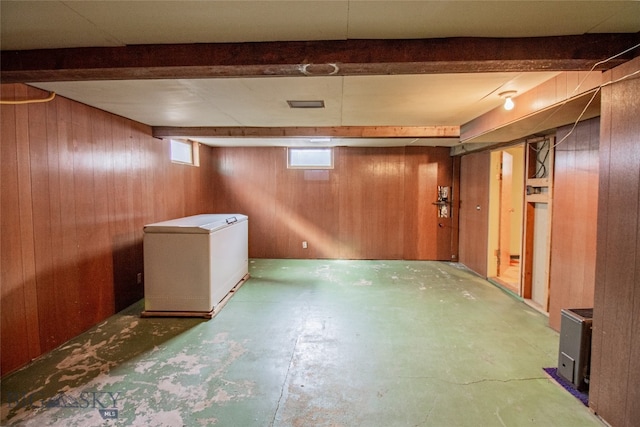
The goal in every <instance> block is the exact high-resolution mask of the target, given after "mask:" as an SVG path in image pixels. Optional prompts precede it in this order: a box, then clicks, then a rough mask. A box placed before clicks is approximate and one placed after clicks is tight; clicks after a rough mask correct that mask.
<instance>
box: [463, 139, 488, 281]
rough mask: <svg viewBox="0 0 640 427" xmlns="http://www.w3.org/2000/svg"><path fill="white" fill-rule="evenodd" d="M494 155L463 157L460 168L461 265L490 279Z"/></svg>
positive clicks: (476, 154)
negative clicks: (488, 267) (491, 194)
mask: <svg viewBox="0 0 640 427" xmlns="http://www.w3.org/2000/svg"><path fill="white" fill-rule="evenodd" d="M490 173H491V153H490V152H488V151H484V152H480V153H473V154H469V155H466V156H463V157H462V159H461V165H460V262H461V263H462V264H464V265H465V266H467V267H469V268H470V269H471V270H473V271H475V272H476V273H478V274H480V275H481V276H483V277H487V261H488V259H487V251H488V239H489V183H490V179H489V178H490Z"/></svg>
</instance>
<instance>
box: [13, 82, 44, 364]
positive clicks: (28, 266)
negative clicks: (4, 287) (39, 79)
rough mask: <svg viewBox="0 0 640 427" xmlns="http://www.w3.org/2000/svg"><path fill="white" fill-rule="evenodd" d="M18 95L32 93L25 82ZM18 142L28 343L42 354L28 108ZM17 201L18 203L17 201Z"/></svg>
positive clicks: (19, 118)
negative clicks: (39, 329) (38, 326)
mask: <svg viewBox="0 0 640 427" xmlns="http://www.w3.org/2000/svg"><path fill="white" fill-rule="evenodd" d="M15 92H16V97H17V98H20V99H25V98H27V97H28V96H29V94H28V90H27V87H26V86H17V87H16V88H15ZM15 114H16V115H15V120H16V142H17V162H18V200H17V201H14V203H13V206H17V207H18V209H19V212H20V216H19V221H18V223H17V224H19V227H20V228H19V229H20V238H21V245H20V247H21V249H22V253H21V257H22V278H23V284H24V288H23V289H24V305H25V312H26V317H27V336H28V340H27V342H26V345H27V347H28V349H29V354H30V355H32V356H33V355H34V354H39V352H40V351H41V343H40V334H39V331H38V328H37V325H38V323H39V319H38V295H37V288H36V286H37V283H36V263H35V245H34V230H33V211H32V203H33V200H32V194H31V188H32V187H31V159H30V157H29V125H28V121H29V109H28V107H27V108H24V107H23V108H16V110H15ZM15 202H17V203H15Z"/></svg>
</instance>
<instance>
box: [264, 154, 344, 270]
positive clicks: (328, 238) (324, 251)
mask: <svg viewBox="0 0 640 427" xmlns="http://www.w3.org/2000/svg"><path fill="white" fill-rule="evenodd" d="M339 150H340V149H339V148H336V152H338V151H339ZM277 151H281V150H277ZM337 157H338V158H339V157H340V155H339V153H338V154H337ZM276 160H277V161H276V170H275V175H276V183H277V187H276V195H275V200H276V202H277V203H276V207H275V219H276V221H275V226H276V230H281V231H283V232H282V233H280V232H278V233H275V236H274V237H275V240H276V253H278V254H279V256H280V257H286V258H336V257H338V256H339V244H338V242H337V236H338V235H339V215H338V213H339V209H338V179H337V177H338V176H339V174H340V166H339V165H336V168H334V169H326V170H304V169H287V165H286V163H285V160H286V158H285V156H284V155H283V153H281V155H279V156H277V159H276ZM303 241H306V242H307V244H308V247H307V248H306V249H304V248H302V242H303Z"/></svg>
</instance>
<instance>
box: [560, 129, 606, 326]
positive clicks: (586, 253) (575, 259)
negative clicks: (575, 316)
mask: <svg viewBox="0 0 640 427" xmlns="http://www.w3.org/2000/svg"><path fill="white" fill-rule="evenodd" d="M570 131H571V126H566V127H563V128H560V129H558V130H557V132H556V142H557V143H558V144H559V145H558V146H557V147H556V148H555V161H554V168H555V171H554V185H553V214H552V215H553V218H552V220H551V266H550V273H549V275H550V277H549V326H551V328H553V329H555V330H556V331H559V330H560V310H561V309H563V308H589V307H593V293H594V289H595V273H596V229H597V227H596V223H597V217H598V146H599V141H600V118H595V119H591V120H586V121H584V122H580V123H579V124H578V126H577V127H576V128H575V130H574V131H573V132H571V133H570ZM563 139H564V141H563V142H560V141H562V140H563Z"/></svg>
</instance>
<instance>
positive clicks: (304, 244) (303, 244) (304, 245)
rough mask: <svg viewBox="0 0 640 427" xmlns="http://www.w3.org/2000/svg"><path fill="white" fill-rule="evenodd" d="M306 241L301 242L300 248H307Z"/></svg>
mask: <svg viewBox="0 0 640 427" xmlns="http://www.w3.org/2000/svg"><path fill="white" fill-rule="evenodd" d="M307 247H308V246H307V241H306V240H305V241H304V242H302V249H307Z"/></svg>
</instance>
